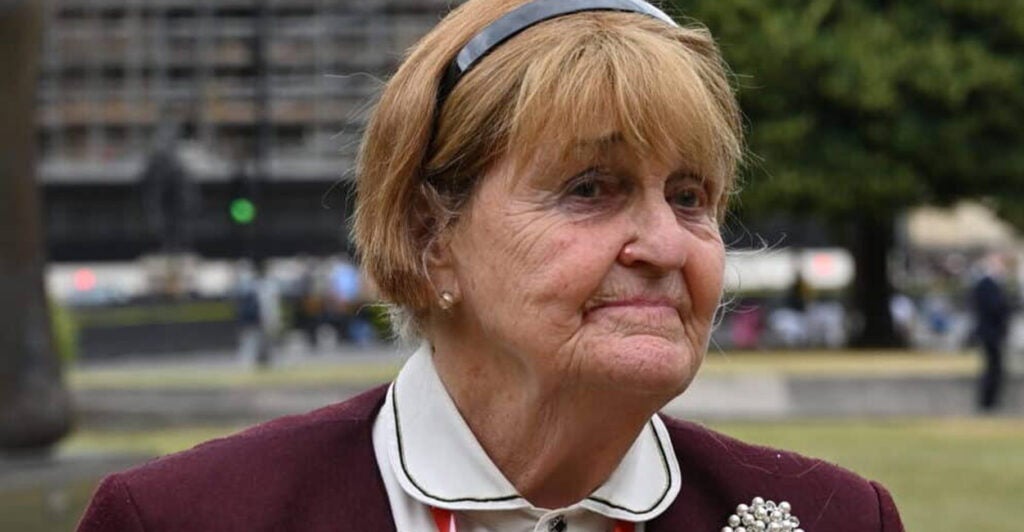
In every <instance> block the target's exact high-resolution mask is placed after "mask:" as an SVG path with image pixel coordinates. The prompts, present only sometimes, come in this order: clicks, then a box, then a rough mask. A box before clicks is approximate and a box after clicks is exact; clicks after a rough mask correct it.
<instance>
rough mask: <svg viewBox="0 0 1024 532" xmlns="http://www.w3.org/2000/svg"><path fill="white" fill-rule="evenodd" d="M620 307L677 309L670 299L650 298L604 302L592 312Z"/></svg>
mask: <svg viewBox="0 0 1024 532" xmlns="http://www.w3.org/2000/svg"><path fill="white" fill-rule="evenodd" d="M619 307H636V308H657V307H667V308H671V309H675V308H676V306H675V304H673V302H672V301H670V300H668V299H660V298H659V299H650V298H633V299H618V300H613V301H604V302H601V303H599V304H597V305H595V306H594V307H593V308H591V310H597V309H602V308H619Z"/></svg>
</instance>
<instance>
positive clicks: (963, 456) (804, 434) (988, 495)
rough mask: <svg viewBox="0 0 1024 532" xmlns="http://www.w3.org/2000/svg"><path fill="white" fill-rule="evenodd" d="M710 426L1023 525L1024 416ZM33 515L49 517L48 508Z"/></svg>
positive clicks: (124, 446) (146, 441) (90, 442)
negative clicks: (1016, 510)
mask: <svg viewBox="0 0 1024 532" xmlns="http://www.w3.org/2000/svg"><path fill="white" fill-rule="evenodd" d="M710 425H711V426H712V427H713V428H715V429H717V430H721V431H723V432H726V433H728V434H731V435H733V436H736V437H739V438H741V439H743V440H746V441H750V442H756V443H761V444H765V445H771V446H776V447H783V448H786V449H792V450H796V451H799V452H802V453H804V454H808V455H812V456H817V457H821V458H824V459H826V460H829V461H832V462H836V463H839V464H841V465H843V466H845V467H847V468H849V469H852V470H854V471H857V472H858V473H860V474H862V475H864V476H867V477H869V478H872V479H875V480H879V481H881V482H882V483H883V484H885V485H886V486H887V487H888V488H889V489H890V491H892V493H893V496H894V497H895V498H896V502H897V504H898V505H899V507H900V511H901V512H902V514H903V519H904V524H905V525H906V527H907V530H911V531H917V530H928V531H933V532H940V531H949V532H954V531H955V532H959V531H963V530H971V531H985V532H1017V531H1019V530H1020V529H1021V528H1020V517H1019V516H1017V514H1016V513H1014V510H1013V509H1014V508H1016V504H1017V503H1018V502H1019V500H1020V496H1021V495H1022V494H1024V419H1012V418H991V419H942V420H893V421H876V420H856V421H835V420H828V421H793V422H781V423H751V422H743V423H737V422H728V423H723V422H715V423H711V424H710ZM235 430H237V428H236V427H231V428H188V429H166V430H151V431H144V432H80V433H77V434H75V435H74V436H72V437H71V438H70V439H68V440H67V441H66V442H65V443H64V444H63V445H62V447H61V449H62V451H63V452H65V453H69V454H78V453H91V452H113V451H128V452H145V453H153V454H164V453H169V452H174V451H177V450H181V449H186V448H188V447H191V446H192V445H194V444H196V443H198V442H200V441H204V440H207V439H210V438H214V437H218V436H222V435H225V434H229V433H231V432H234V431H235ZM76 491H78V492H80V493H76V494H75V495H73V496H72V505H73V506H75V505H80V504H84V502H85V499H84V497H85V496H86V495H85V494H86V493H87V490H82V489H78V490H76ZM37 499H38V497H37V496H36V495H33V494H23V495H22V496H21V497H20V498H18V497H15V498H13V499H8V501H7V503H4V502H0V515H4V513H5V512H8V511H13V510H11V508H10V507H9V506H7V505H8V504H9V503H11V502H13V501H18V500H20V501H21V505H24V504H26V503H29V502H30V501H32V500H37ZM0 500H3V499H2V498H0ZM5 506H7V507H6V508H5ZM29 506H31V504H29ZM78 511H79V512H80V510H78ZM31 513H32V515H40V516H41V515H42V512H40V511H39V510H32V511H31ZM72 513H73V512H72ZM23 529H24V530H29V529H32V530H48V529H49V528H45V527H40V528H31V527H27V528H23ZM818 532H821V531H818ZM826 532H827V531H826Z"/></svg>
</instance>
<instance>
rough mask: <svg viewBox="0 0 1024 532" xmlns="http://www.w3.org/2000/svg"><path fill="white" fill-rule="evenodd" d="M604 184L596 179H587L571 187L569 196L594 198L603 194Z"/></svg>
mask: <svg viewBox="0 0 1024 532" xmlns="http://www.w3.org/2000/svg"><path fill="white" fill-rule="evenodd" d="M602 188H603V187H602V184H601V183H600V182H598V181H597V180H595V179H586V180H583V181H580V182H578V183H574V184H573V185H572V186H571V187H569V194H568V195H569V196H571V197H574V198H582V199H594V198H598V197H600V196H601V192H603V190H602Z"/></svg>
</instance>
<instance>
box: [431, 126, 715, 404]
mask: <svg viewBox="0 0 1024 532" xmlns="http://www.w3.org/2000/svg"><path fill="white" fill-rule="evenodd" d="M716 183H717V182H716V181H715V180H713V179H707V180H703V179H701V178H700V176H696V175H694V173H693V172H691V171H690V170H689V169H687V168H686V166H685V164H683V162H681V161H670V162H669V163H668V164H665V163H658V162H653V161H650V160H644V159H642V158H640V157H637V156H635V155H634V154H631V153H629V152H628V150H626V149H625V148H624V146H623V145H622V144H621V143H620V142H617V141H614V140H612V141H602V142H595V143H594V144H593V147H592V148H589V149H583V150H579V153H577V155H576V156H575V157H574V158H573V160H572V161H569V162H562V163H559V164H542V163H534V164H532V165H529V167H527V168H523V169H519V170H517V169H516V168H515V166H514V164H513V163H512V161H511V160H505V161H501V162H499V163H498V164H496V165H495V166H494V167H493V168H492V169H491V170H490V171H489V172H488V174H487V175H485V176H484V177H483V178H482V181H481V183H480V184H479V186H478V189H477V190H476V192H475V194H474V196H473V198H472V199H471V201H470V203H469V205H468V206H467V207H466V211H465V212H464V213H463V215H462V217H461V218H460V220H459V221H458V222H457V224H456V225H455V226H454V227H453V228H452V230H451V232H450V233H449V234H448V237H447V238H446V239H445V240H444V241H443V242H442V244H441V247H442V248H443V249H442V251H440V252H439V253H437V254H435V258H434V260H432V261H431V264H432V278H433V281H434V283H435V285H436V286H437V287H438V289H439V290H450V291H453V292H455V293H456V295H457V297H458V298H459V300H460V301H459V304H458V305H457V306H456V307H455V308H454V309H453V310H452V311H451V312H450V313H449V314H447V315H446V316H443V317H442V319H443V320H444V321H446V322H447V323H448V326H447V329H445V330H446V331H448V333H450V334H451V335H456V336H457V337H458V338H459V341H458V343H459V345H460V346H461V348H462V349H463V350H472V351H475V354H478V355H480V356H479V358H480V359H481V360H488V361H491V362H493V363H496V364H500V365H502V366H503V371H506V372H507V373H506V375H505V376H506V377H507V378H513V379H515V380H519V381H520V382H522V383H525V384H526V385H527V388H532V392H527V393H536V394H540V395H544V394H545V390H547V391H548V392H551V391H553V390H554V389H557V388H562V389H563V390H565V389H566V387H569V388H586V389H595V388H597V389H607V390H614V391H616V392H619V393H626V394H627V395H628V394H639V395H645V394H646V395H649V396H651V397H657V398H658V399H657V401H658V402H660V403H662V404H663V403H664V401H667V400H669V399H670V398H671V397H673V396H675V395H677V394H679V393H681V392H682V391H683V390H684V389H685V388H686V387H687V386H688V385H689V383H690V382H691V381H692V379H693V378H694V376H695V374H696V372H697V370H698V368H699V367H700V364H701V362H702V360H703V357H704V353H705V351H706V349H707V344H708V339H709V336H710V331H711V327H712V322H713V316H714V313H715V309H716V307H717V305H718V303H719V298H720V294H721V290H722V277H723V268H724V256H725V253H724V246H723V243H722V240H721V237H720V234H719V228H718V224H717V221H716V216H715V213H716V209H717V208H719V206H720V203H722V202H721V192H720V190H718V187H717V186H716ZM482 373H487V372H482Z"/></svg>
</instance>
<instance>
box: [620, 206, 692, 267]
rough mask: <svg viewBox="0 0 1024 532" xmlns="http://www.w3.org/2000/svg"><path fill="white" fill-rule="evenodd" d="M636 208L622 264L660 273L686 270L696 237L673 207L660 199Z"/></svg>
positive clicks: (621, 259)
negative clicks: (681, 220) (650, 269)
mask: <svg viewBox="0 0 1024 532" xmlns="http://www.w3.org/2000/svg"><path fill="white" fill-rule="evenodd" d="M635 209H636V211H635V212H634V213H633V215H632V216H631V222H632V227H631V228H630V229H631V230H632V235H631V236H630V237H629V238H627V240H626V242H625V244H624V245H623V246H622V249H620V250H619V262H620V263H621V264H622V265H623V266H628V267H648V268H652V269H656V270H660V271H669V270H678V269H680V268H682V267H683V265H684V264H686V259H687V255H688V252H689V240H690V237H691V236H692V235H690V234H689V232H688V231H687V230H686V228H685V227H683V225H682V224H681V223H680V221H679V218H678V217H677V216H676V213H675V211H674V210H673V209H672V206H671V205H669V204H668V202H667V201H665V199H664V198H660V199H659V200H657V201H652V202H644V204H643V205H637V206H636V207H635Z"/></svg>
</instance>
